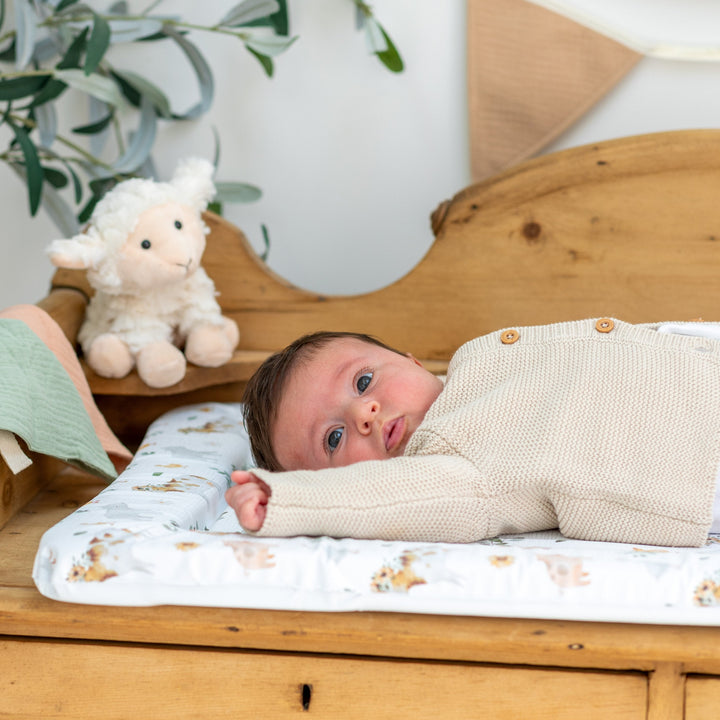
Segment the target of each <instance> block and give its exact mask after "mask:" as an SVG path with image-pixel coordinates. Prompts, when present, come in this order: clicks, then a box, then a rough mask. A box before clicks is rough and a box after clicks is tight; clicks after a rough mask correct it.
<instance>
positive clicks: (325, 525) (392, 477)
mask: <svg viewBox="0 0 720 720" xmlns="http://www.w3.org/2000/svg"><path fill="white" fill-rule="evenodd" d="M253 473H254V474H256V475H257V476H258V477H259V478H261V479H262V480H264V481H265V482H266V483H267V484H268V485H269V486H270V488H271V491H272V496H271V498H270V501H269V503H268V506H267V516H266V518H265V522H264V524H263V527H262V529H261V530H260V531H259V532H258V533H257V534H258V535H263V536H276V537H277V536H281V537H284V536H293V535H311V536H317V535H329V536H332V537H354V538H374V539H380V540H413V541H421V542H471V541H473V540H477V539H480V538H484V537H487V532H488V527H489V522H488V513H487V508H486V503H485V500H484V498H483V495H484V493H483V492H482V491H481V490H480V488H479V483H478V480H477V471H476V470H475V469H474V468H473V466H472V464H471V463H470V462H469V461H467V460H465V459H463V458H461V457H452V456H440V455H425V456H412V457H407V456H405V457H399V458H393V459H390V460H371V461H366V462H361V463H357V464H355V465H349V466H346V467H341V468H330V469H326V470H315V471H305V470H304V471H297V472H282V473H271V472H268V471H266V470H253Z"/></svg>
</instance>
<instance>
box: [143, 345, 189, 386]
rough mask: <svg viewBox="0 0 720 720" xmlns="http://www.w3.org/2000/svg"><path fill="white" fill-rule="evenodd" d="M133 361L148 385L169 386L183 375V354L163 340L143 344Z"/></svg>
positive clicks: (184, 364)
mask: <svg viewBox="0 0 720 720" xmlns="http://www.w3.org/2000/svg"><path fill="white" fill-rule="evenodd" d="M135 361H136V363H137V371H138V375H139V376H140V379H141V380H142V381H143V382H144V383H145V384H146V385H148V386H149V387H155V388H163V387H170V385H174V384H175V383H177V382H180V380H182V379H183V377H185V368H186V363H185V356H184V355H183V354H182V352H180V350H178V348H176V347H175V346H174V345H172V344H171V343H169V342H165V341H164V340H159V341H157V342H152V343H149V344H148V345H145V347H143V348H141V349H140V350H139V352H138V354H137V357H136V358H135Z"/></svg>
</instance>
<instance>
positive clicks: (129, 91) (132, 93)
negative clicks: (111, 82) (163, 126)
mask: <svg viewBox="0 0 720 720" xmlns="http://www.w3.org/2000/svg"><path fill="white" fill-rule="evenodd" d="M110 75H111V77H113V78H115V80H117V84H118V87H119V88H120V92H121V93H122V94H123V96H124V97H125V99H126V100H127V101H128V102H129V103H130V104H131V105H133V106H134V107H140V98H141V95H140V93H139V92H138V91H137V90H136V89H135V88H134V87H133V86H132V85H131V84H130V83H129V82H127V80H125V79H124V78H123V77H122V76H121V75H118V74H117V73H116V72H115V71H114V70H111V71H110Z"/></svg>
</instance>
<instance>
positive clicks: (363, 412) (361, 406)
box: [356, 400, 380, 433]
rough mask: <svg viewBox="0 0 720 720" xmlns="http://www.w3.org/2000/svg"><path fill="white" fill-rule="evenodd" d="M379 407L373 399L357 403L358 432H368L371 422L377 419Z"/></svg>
mask: <svg viewBox="0 0 720 720" xmlns="http://www.w3.org/2000/svg"><path fill="white" fill-rule="evenodd" d="M379 409H380V405H379V404H378V403H377V402H376V401H375V400H371V401H369V402H368V401H366V402H360V403H358V410H357V415H356V420H357V425H358V429H359V430H360V432H362V433H369V432H370V430H371V429H372V426H373V423H374V422H375V420H377V417H378V410H379Z"/></svg>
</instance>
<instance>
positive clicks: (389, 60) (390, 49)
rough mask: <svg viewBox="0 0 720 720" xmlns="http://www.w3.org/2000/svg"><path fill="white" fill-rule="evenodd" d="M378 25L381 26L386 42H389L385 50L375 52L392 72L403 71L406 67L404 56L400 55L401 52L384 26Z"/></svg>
mask: <svg viewBox="0 0 720 720" xmlns="http://www.w3.org/2000/svg"><path fill="white" fill-rule="evenodd" d="M378 27H379V28H380V31H381V32H382V34H383V36H384V37H385V42H386V43H387V50H384V51H382V52H376V53H375V54H376V55H377V57H378V58H379V60H380V62H381V63H382V64H383V65H384V66H385V67H386V68H387V69H388V70H390V72H394V73H401V72H402V71H403V70H404V69H405V65H404V64H403V61H402V58H401V57H400V53H399V52H398V50H397V48H396V47H395V45H394V44H393V41H392V40H391V39H390V36H389V35H388V34H387V33H386V32H385V30H384V29H383V27H382V26H380V25H378Z"/></svg>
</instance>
